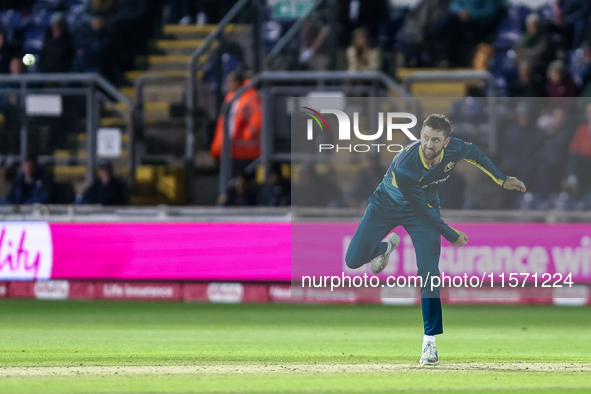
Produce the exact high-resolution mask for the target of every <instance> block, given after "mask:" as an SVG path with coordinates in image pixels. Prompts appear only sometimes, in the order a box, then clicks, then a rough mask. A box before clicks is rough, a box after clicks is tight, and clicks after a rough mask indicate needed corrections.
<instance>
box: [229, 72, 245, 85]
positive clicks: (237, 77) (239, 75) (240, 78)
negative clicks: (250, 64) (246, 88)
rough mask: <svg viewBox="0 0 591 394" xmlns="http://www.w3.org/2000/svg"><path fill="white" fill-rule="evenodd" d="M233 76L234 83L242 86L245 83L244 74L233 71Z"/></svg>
mask: <svg viewBox="0 0 591 394" xmlns="http://www.w3.org/2000/svg"><path fill="white" fill-rule="evenodd" d="M231 75H232V78H233V79H234V81H236V82H238V83H239V84H240V85H242V84H243V83H244V80H245V79H246V78H245V77H244V74H243V73H242V72H241V71H239V70H236V71H232V74H231Z"/></svg>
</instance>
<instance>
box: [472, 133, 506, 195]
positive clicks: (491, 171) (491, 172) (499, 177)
mask: <svg viewBox="0 0 591 394" xmlns="http://www.w3.org/2000/svg"><path fill="white" fill-rule="evenodd" d="M462 153H463V155H464V160H466V161H467V162H468V163H470V164H472V165H474V166H476V167H478V168H479V169H480V170H482V171H483V172H484V173H485V174H486V175H488V176H489V177H491V179H492V180H493V181H495V183H496V184H497V185H499V186H503V184H504V183H505V180H506V179H507V175H505V174H503V173H502V172H501V171H499V169H498V168H497V167H496V166H495V165H494V164H493V163H492V161H490V159H489V158H488V156H487V155H485V154H484V152H482V151H481V150H480V148H479V147H477V146H476V145H474V144H472V143H470V142H464V148H463V151H462Z"/></svg>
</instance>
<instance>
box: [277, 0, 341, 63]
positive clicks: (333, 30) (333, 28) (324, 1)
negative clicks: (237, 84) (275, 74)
mask: <svg viewBox="0 0 591 394" xmlns="http://www.w3.org/2000/svg"><path fill="white" fill-rule="evenodd" d="M322 5H326V6H327V7H328V9H329V11H328V19H329V20H328V26H329V27H330V33H329V45H328V48H329V49H328V53H329V59H330V61H329V67H328V68H329V69H330V70H334V69H335V68H336V56H337V55H336V50H337V44H336V36H337V13H336V12H335V10H336V9H337V7H338V5H337V2H336V0H317V1H316V2H315V3H314V5H313V6H312V7H310V9H309V10H308V11H307V12H306V13H305V14H304V15H303V16H301V17H300V18H298V19H297V20H296V21H295V23H294V24H293V25H292V26H291V27H290V28H289V30H288V31H287V32H286V33H285V34H284V35H283V36H282V37H281V39H279V41H278V42H277V44H276V45H275V46H274V47H273V49H272V50H271V51H270V52H269V53H268V54H267V56H266V57H265V65H266V67H265V68H266V69H270V68H271V67H270V65H271V64H272V62H273V60H274V59H275V58H277V56H279V54H280V53H281V52H283V51H284V50H285V48H286V47H287V45H288V44H289V42H290V41H291V40H292V39H293V38H294V37H295V35H296V34H297V33H298V32H299V31H300V29H301V28H302V26H303V24H304V22H305V21H306V19H307V18H309V17H310V16H311V15H312V14H313V13H314V12H316V11H317V10H318V9H319V8H320V7H321V6H322Z"/></svg>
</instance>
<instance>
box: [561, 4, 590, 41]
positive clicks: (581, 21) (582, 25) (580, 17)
mask: <svg viewBox="0 0 591 394" xmlns="http://www.w3.org/2000/svg"><path fill="white" fill-rule="evenodd" d="M557 3H558V4H559V6H560V12H558V13H557V14H556V16H555V18H554V21H553V23H554V25H556V26H558V27H559V28H562V30H563V32H564V34H565V35H566V38H567V42H568V45H567V48H566V49H577V48H580V47H581V44H582V43H583V38H584V35H585V30H586V28H587V25H588V24H589V17H590V16H591V2H590V1H589V0H559V1H558V2H557Z"/></svg>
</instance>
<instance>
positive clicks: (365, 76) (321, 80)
mask: <svg viewBox="0 0 591 394" xmlns="http://www.w3.org/2000/svg"><path fill="white" fill-rule="evenodd" d="M347 81H363V82H377V83H380V84H382V85H383V86H384V87H385V88H386V89H387V90H388V92H387V93H388V94H386V95H385V96H387V95H396V96H399V97H402V98H404V99H407V100H408V103H410V105H411V106H413V107H414V108H413V110H415V111H416V110H417V108H418V107H417V106H418V105H419V103H418V101H417V100H416V99H415V97H413V96H412V95H410V94H409V93H408V92H407V91H406V90H404V89H403V88H402V87H401V86H400V85H399V84H398V83H396V81H394V80H393V79H392V78H391V77H390V76H388V75H387V74H384V73H383V72H379V71H358V72H349V71H292V72H288V71H263V72H261V73H259V74H256V75H255V76H254V77H252V79H251V80H250V84H248V85H247V86H243V87H241V88H240V89H238V90H237V91H236V92H235V94H234V98H233V99H232V101H231V102H230V103H229V105H228V106H227V109H226V111H228V112H227V113H225V114H224V115H225V123H224V143H223V147H222V155H221V160H220V167H221V168H220V183H219V194H220V195H224V194H225V192H226V188H227V187H228V185H229V181H230V179H231V178H232V174H231V171H232V170H231V169H232V155H231V149H232V148H231V146H232V141H231V139H230V124H229V119H230V116H228V113H229V111H230V110H231V108H232V105H234V103H235V102H236V101H237V100H238V99H239V98H240V97H241V96H242V94H244V92H246V91H247V90H248V89H249V88H250V87H253V86H254V87H259V86H260V85H262V88H261V94H262V96H263V108H264V119H263V129H262V131H261V141H260V143H261V144H260V146H261V154H260V158H259V159H258V160H256V161H255V162H254V163H253V164H254V165H257V164H262V165H263V166H264V168H265V169H266V168H268V164H269V162H271V161H272V160H273V159H275V160H290V155H289V154H287V155H286V154H278V155H275V154H273V152H272V149H271V145H272V143H271V141H272V138H273V130H272V129H271V118H270V116H271V110H270V108H271V102H272V101H273V100H272V98H271V97H270V94H269V87H270V85H273V84H274V85H278V84H281V83H288V84H294V83H300V84H304V83H310V82H313V83H315V85H312V86H309V91H323V90H325V91H326V90H327V89H331V90H335V89H338V88H342V84H341V86H338V85H337V86H334V85H333V86H331V87H330V88H328V87H327V86H326V83H329V82H332V83H334V82H336V83H341V82H347ZM368 88H369V89H370V90H372V91H373V92H374V93H373V94H374V95H376V96H377V95H378V94H380V92H379V89H377V88H376V86H375V85H374V86H373V87H368ZM374 97H375V96H374Z"/></svg>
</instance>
